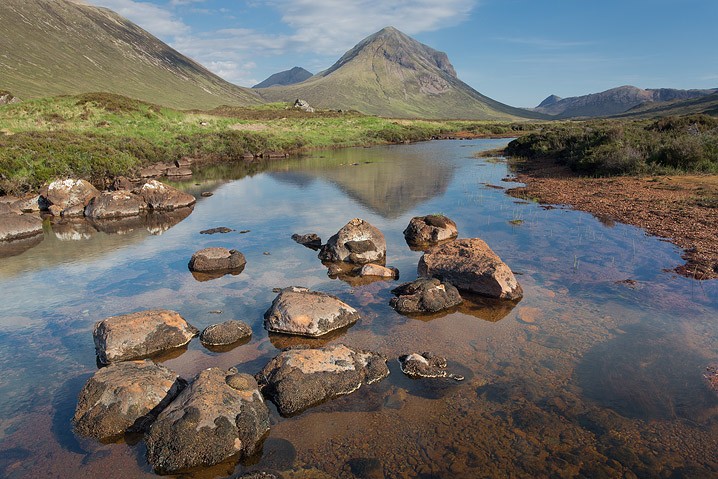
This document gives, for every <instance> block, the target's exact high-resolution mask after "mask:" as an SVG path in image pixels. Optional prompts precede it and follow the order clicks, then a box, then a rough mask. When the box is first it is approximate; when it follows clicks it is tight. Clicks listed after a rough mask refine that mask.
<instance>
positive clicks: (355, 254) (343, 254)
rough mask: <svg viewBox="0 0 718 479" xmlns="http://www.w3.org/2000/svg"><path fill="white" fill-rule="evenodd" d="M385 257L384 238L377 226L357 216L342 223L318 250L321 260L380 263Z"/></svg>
mask: <svg viewBox="0 0 718 479" xmlns="http://www.w3.org/2000/svg"><path fill="white" fill-rule="evenodd" d="M385 258H386V240H385V239H384V235H383V234H382V232H381V231H379V230H378V229H377V228H375V227H374V226H372V225H371V224H369V223H368V222H367V221H364V220H362V219H359V218H354V219H353V220H351V221H350V222H349V223H347V224H346V225H344V227H343V228H342V229H340V230H339V231H338V232H337V234H335V235H334V236H332V237H331V238H329V241H327V244H325V245H324V246H323V247H322V250H321V251H320V252H319V259H321V260H322V261H344V262H347V263H354V264H364V263H381V262H383V261H384V259H385Z"/></svg>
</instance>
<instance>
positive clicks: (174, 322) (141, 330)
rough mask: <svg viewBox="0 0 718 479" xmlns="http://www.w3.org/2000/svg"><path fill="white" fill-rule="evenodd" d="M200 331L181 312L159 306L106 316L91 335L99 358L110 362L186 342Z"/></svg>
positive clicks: (145, 355)
mask: <svg viewBox="0 0 718 479" xmlns="http://www.w3.org/2000/svg"><path fill="white" fill-rule="evenodd" d="M198 333H199V331H198V330H197V328H195V327H194V326H192V325H191V324H189V323H187V321H185V320H184V319H183V318H182V316H180V315H179V313H177V312H175V311H169V310H165V309H159V310H149V311H139V312H137V313H131V314H124V315H121V316H112V317H109V318H105V319H103V320H102V321H98V322H97V323H95V329H94V331H93V333H92V335H93V338H94V340H95V351H96V352H97V358H98V360H99V362H100V363H102V364H109V363H113V362H117V361H128V360H131V359H143V358H147V357H150V356H152V355H155V354H157V353H161V352H162V351H166V350H169V349H174V348H178V347H180V346H184V345H185V344H187V343H189V342H190V341H191V340H192V338H193V337H195V336H197V334H198Z"/></svg>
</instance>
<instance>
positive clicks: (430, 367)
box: [399, 352, 464, 381]
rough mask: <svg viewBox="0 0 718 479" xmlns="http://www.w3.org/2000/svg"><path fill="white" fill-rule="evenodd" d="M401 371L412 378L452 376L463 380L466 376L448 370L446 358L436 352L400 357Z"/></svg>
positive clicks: (457, 379)
mask: <svg viewBox="0 0 718 479" xmlns="http://www.w3.org/2000/svg"><path fill="white" fill-rule="evenodd" d="M399 364H401V371H402V372H403V373H404V374H406V375H407V376H409V377H410V378H414V379H417V378H451V379H455V380H456V381H463V380H464V377H463V376H460V375H457V374H451V373H449V372H448V371H447V370H446V358H443V357H441V356H437V355H435V354H434V353H428V352H427V353H421V354H419V353H411V354H405V355H403V356H400V357H399Z"/></svg>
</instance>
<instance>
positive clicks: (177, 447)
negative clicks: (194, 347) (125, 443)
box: [146, 368, 269, 474]
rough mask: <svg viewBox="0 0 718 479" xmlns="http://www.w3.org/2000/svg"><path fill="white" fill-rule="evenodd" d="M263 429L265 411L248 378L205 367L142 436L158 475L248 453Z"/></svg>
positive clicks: (266, 425)
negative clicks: (144, 437)
mask: <svg viewBox="0 0 718 479" xmlns="http://www.w3.org/2000/svg"><path fill="white" fill-rule="evenodd" d="M268 431H269V410H268V409H267V405H266V404H265V403H264V399H263V398H262V395H261V394H260V392H259V390H258V388H257V382H256V381H255V379H254V378H253V377H252V376H250V375H248V374H237V372H236V370H232V369H230V370H229V371H223V370H221V369H218V368H211V369H206V370H204V371H202V372H201V373H199V374H198V375H197V377H196V378H195V379H194V380H193V381H192V383H191V384H190V385H189V386H187V387H186V388H185V389H184V391H182V392H181V393H180V395H179V396H177V398H176V399H175V400H174V401H173V402H172V403H171V404H170V405H169V406H168V407H167V408H166V409H165V410H164V411H162V413H161V414H160V415H159V417H158V418H157V420H156V421H155V422H154V424H152V427H151V428H150V432H149V434H147V436H146V443H147V459H148V461H149V463H150V464H151V465H152V467H153V468H154V469H155V471H157V472H158V473H160V474H172V473H175V472H179V471H183V470H185V469H189V468H192V467H197V466H211V465H214V464H217V463H219V462H222V461H224V460H226V459H228V458H230V457H232V456H237V457H241V456H247V455H251V454H253V453H254V452H255V451H256V450H257V449H258V447H259V445H260V444H261V441H262V439H263V438H264V436H265V435H266V434H267V432H268Z"/></svg>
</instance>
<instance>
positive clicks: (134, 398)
mask: <svg viewBox="0 0 718 479" xmlns="http://www.w3.org/2000/svg"><path fill="white" fill-rule="evenodd" d="M184 385H185V382H184V380H182V379H181V378H180V377H179V376H177V374H175V373H174V372H172V371H170V370H169V369H167V368H166V367H164V366H161V365H158V364H155V363H154V362H152V361H150V360H149V359H145V360H142V361H125V362H121V363H117V364H112V365H110V366H107V367H105V368H102V369H100V370H98V371H97V372H96V373H95V374H94V375H93V376H92V377H91V378H90V379H89V380H88V381H87V383H85V386H84V387H83V388H82V391H80V397H79V399H78V401H77V408H76V409H75V416H74V417H73V420H72V421H73V423H74V425H75V430H76V431H77V432H78V433H79V434H82V435H83V436H90V437H94V438H96V439H100V440H102V439H111V438H113V437H115V436H119V435H121V434H123V433H125V432H139V431H144V430H145V429H146V428H147V427H148V426H149V424H150V423H151V422H152V421H153V420H154V419H155V418H156V417H157V415H158V414H159V413H160V412H161V411H162V409H164V408H165V407H166V406H167V405H168V404H169V403H170V402H171V401H172V400H173V399H174V398H175V396H177V394H179V392H180V391H181V390H182V388H183V387H184Z"/></svg>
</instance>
